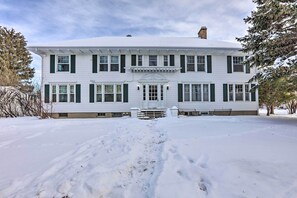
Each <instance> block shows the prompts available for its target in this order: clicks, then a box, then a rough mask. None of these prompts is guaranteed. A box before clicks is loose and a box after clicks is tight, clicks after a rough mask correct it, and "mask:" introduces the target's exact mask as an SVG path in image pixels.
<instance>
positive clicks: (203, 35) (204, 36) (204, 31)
mask: <svg viewBox="0 0 297 198" xmlns="http://www.w3.org/2000/svg"><path fill="white" fill-rule="evenodd" d="M198 38H201V39H207V28H206V26H202V27H201V28H200V30H199V32H198Z"/></svg>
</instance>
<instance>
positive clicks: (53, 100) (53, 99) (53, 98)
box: [52, 94, 57, 102]
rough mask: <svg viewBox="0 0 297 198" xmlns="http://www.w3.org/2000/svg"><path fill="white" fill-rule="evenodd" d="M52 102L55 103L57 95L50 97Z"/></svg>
mask: <svg viewBox="0 0 297 198" xmlns="http://www.w3.org/2000/svg"><path fill="white" fill-rule="evenodd" d="M52 102H57V94H53V95H52Z"/></svg>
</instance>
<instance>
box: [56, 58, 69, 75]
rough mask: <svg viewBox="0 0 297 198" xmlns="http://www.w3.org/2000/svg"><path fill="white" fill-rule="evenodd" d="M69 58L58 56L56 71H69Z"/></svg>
mask: <svg viewBox="0 0 297 198" xmlns="http://www.w3.org/2000/svg"><path fill="white" fill-rule="evenodd" d="M69 65H70V58H69V56H58V71H62V72H64V71H69Z"/></svg>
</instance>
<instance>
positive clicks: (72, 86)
mask: <svg viewBox="0 0 297 198" xmlns="http://www.w3.org/2000/svg"><path fill="white" fill-rule="evenodd" d="M69 87H70V102H74V85H70V86H69Z"/></svg>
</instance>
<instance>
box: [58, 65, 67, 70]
mask: <svg viewBox="0 0 297 198" xmlns="http://www.w3.org/2000/svg"><path fill="white" fill-rule="evenodd" d="M58 71H69V64H58Z"/></svg>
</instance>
